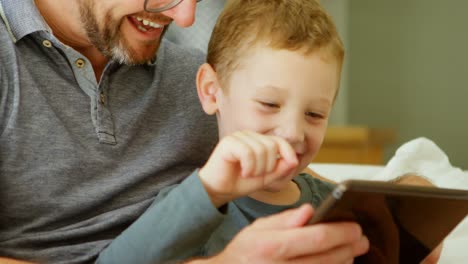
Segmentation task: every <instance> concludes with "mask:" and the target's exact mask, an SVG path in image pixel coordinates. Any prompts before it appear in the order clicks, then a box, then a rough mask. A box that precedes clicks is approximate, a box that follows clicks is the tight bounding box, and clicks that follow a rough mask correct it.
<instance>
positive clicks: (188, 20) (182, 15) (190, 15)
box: [162, 0, 197, 27]
mask: <svg viewBox="0 0 468 264" xmlns="http://www.w3.org/2000/svg"><path fill="white" fill-rule="evenodd" d="M196 5H197V2H196V0H183V1H182V2H181V3H180V4H178V5H177V6H175V7H174V8H171V9H169V10H166V11H163V12H162V14H164V15H166V16H168V17H170V18H172V19H173V20H174V22H175V23H176V24H177V25H178V26H179V27H189V26H191V25H192V24H193V22H194V21H195V8H196Z"/></svg>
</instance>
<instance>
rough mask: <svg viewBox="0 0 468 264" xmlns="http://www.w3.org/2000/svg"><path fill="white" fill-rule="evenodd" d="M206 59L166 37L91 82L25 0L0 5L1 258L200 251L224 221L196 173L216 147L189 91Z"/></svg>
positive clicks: (130, 258) (158, 258) (110, 258)
mask: <svg viewBox="0 0 468 264" xmlns="http://www.w3.org/2000/svg"><path fill="white" fill-rule="evenodd" d="M64 15H66V14H64ZM203 61H204V57H203V55H202V54H201V53H197V52H195V51H187V50H186V49H181V48H179V47H177V46H175V45H173V44H171V43H169V42H166V41H164V42H163V44H162V46H161V48H160V50H159V51H158V58H157V60H156V61H155V63H154V64H148V65H141V66H125V65H120V64H119V63H116V62H110V63H109V64H108V65H107V67H106V69H105V70H104V72H103V75H102V78H101V81H100V82H99V83H97V82H96V78H95V77H94V72H93V70H92V67H91V64H90V62H89V61H88V60H87V59H86V58H85V57H84V56H82V55H81V54H80V53H78V52H76V51H74V50H73V49H71V48H69V47H67V46H65V45H63V44H62V43H61V42H60V41H58V40H57V39H56V38H55V37H54V36H53V35H52V34H51V32H50V29H49V28H48V26H47V25H46V24H45V22H44V21H43V19H42V17H41V16H40V14H39V12H38V10H37V8H36V7H35V5H34V3H33V1H32V0H21V1H18V0H0V256H4V257H13V258H21V259H27V260H33V261H38V262H40V263H90V262H94V261H95V260H96V258H97V256H98V254H99V253H100V252H101V251H102V250H103V249H105V248H106V249H105V251H103V252H102V254H101V257H100V259H99V262H100V263H159V262H162V261H163V260H166V259H171V258H172V257H175V256H177V257H178V258H180V257H184V256H185V255H184V254H186V255H191V254H193V252H195V251H196V250H198V249H197V248H198V247H199V246H201V245H203V243H204V242H205V240H204V238H205V235H204V233H206V232H208V233H209V232H212V231H213V230H214V229H215V228H216V226H217V225H218V224H219V223H220V222H221V221H222V219H223V216H222V215H221V214H220V213H219V212H218V210H216V208H214V207H213V205H212V204H211V201H210V200H209V198H208V196H207V195H206V192H205V191H204V189H203V186H202V185H201V183H200V181H199V179H198V177H197V175H196V173H193V172H194V171H195V169H196V168H197V167H200V166H201V165H202V164H203V163H204V162H205V161H206V159H207V157H208V155H209V153H210V152H211V150H212V147H213V146H214V144H215V143H216V140H217V137H216V135H217V128H216V123H215V119H214V118H212V117H209V116H207V115H205V114H204V113H203V111H202V109H201V107H200V105H199V102H198V98H197V94H196V88H195V75H196V70H197V68H198V66H199V65H200V64H201V63H202V62H203ZM79 62H84V64H83V63H79ZM191 173H193V174H192V176H190V177H189V178H188V179H187V180H185V181H184V182H183V183H182V184H181V185H177V186H176V187H171V191H169V190H165V191H163V192H164V195H161V196H160V197H158V202H157V204H154V206H151V207H150V205H151V204H152V203H153V201H154V199H155V197H156V196H157V195H158V193H160V191H161V190H163V189H164V188H166V187H167V186H173V185H174V184H176V183H179V182H181V181H182V180H183V179H184V178H186V177H187V176H188V175H190V174H191ZM145 211H146V213H145V214H144V215H143V216H142V217H140V216H141V215H142V214H143V213H144V212H145ZM139 217H140V218H139ZM138 218H139V219H138ZM136 219H138V221H136V222H135V223H134V221H135V220H136ZM132 223H134V224H133V225H132ZM129 226H130V227H129ZM124 230H125V232H123V233H122V231H124ZM116 237H117V239H115V238H116ZM114 239H115V241H114V242H113V243H111V242H112V241H113V240H114ZM110 243H111V244H110ZM109 244H110V245H109ZM136 245H143V246H138V247H137V246H136ZM181 248H183V249H184V251H181V250H180V249H181ZM187 248H189V249H191V250H186V249H187Z"/></svg>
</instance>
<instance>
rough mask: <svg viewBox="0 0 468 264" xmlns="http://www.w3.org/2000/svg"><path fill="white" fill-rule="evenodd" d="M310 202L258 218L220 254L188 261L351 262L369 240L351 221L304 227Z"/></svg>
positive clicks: (309, 213) (362, 250)
mask: <svg viewBox="0 0 468 264" xmlns="http://www.w3.org/2000/svg"><path fill="white" fill-rule="evenodd" d="M312 214H313V209H312V207H311V206H310V205H303V206H301V207H300V208H296V209H291V210H288V211H285V212H282V213H280V214H276V215H272V216H269V217H266V218H259V219H258V220H256V221H255V222H254V223H253V224H251V225H249V226H247V227H246V228H244V229H243V230H242V231H241V232H240V233H239V234H238V235H237V236H236V237H234V239H233V240H232V241H231V243H230V244H229V245H228V246H227V247H226V248H225V249H224V251H222V252H221V253H220V254H218V255H216V256H214V257H212V258H208V259H204V260H201V259H200V260H197V261H193V262H191V263H205V264H206V263H226V264H230V263H233V264H234V263H235V264H238V263H330V264H334V263H352V262H353V260H354V258H355V257H356V256H359V255H362V254H364V253H366V252H367V250H368V248H369V241H368V240H367V238H366V237H365V236H363V235H362V230H361V228H360V227H359V225H357V224H355V223H344V222H343V223H338V222H337V223H327V224H316V225H309V226H304V225H305V224H306V223H307V221H308V220H309V219H310V218H311V216H312Z"/></svg>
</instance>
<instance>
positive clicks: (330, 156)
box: [312, 126, 396, 165]
mask: <svg viewBox="0 0 468 264" xmlns="http://www.w3.org/2000/svg"><path fill="white" fill-rule="evenodd" d="M395 139H396V133H395V131H394V130H392V129H380V128H368V127H352V126H344V127H336V126H331V127H329V128H328V130H327V133H326V135H325V139H324V141H323V144H322V147H321V149H320V151H319V153H318V154H317V156H316V157H315V159H314V160H313V161H312V162H314V163H315V162H322V163H351V164H373V165H382V164H384V162H385V161H384V157H383V154H384V148H385V146H387V145H389V144H392V143H394V142H395Z"/></svg>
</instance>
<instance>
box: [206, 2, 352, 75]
mask: <svg viewBox="0 0 468 264" xmlns="http://www.w3.org/2000/svg"><path fill="white" fill-rule="evenodd" d="M259 44H264V45H266V46H267V47H270V48H272V49H276V50H281V49H286V50H290V51H300V52H303V54H304V55H308V54H310V53H311V52H315V51H317V50H321V49H324V50H325V51H326V53H325V54H326V55H331V56H332V57H331V58H334V59H336V60H337V61H338V63H339V65H340V70H341V65H342V62H343V57H344V49H343V44H342V42H341V39H340V37H339V36H338V33H337V31H336V27H335V25H334V23H333V21H332V19H331V18H330V16H329V15H328V14H327V13H326V12H325V11H324V10H323V8H322V7H321V6H320V4H319V3H318V2H317V1H315V0H229V1H228V3H227V4H226V7H225V8H224V10H223V12H222V13H221V15H220V16H219V18H218V21H217V23H216V26H215V27H214V30H213V33H212V36H211V39H210V42H209V45H208V54H207V62H208V63H209V64H210V65H211V66H212V67H213V68H214V69H215V70H216V72H217V73H218V77H219V79H220V81H221V83H224V84H226V81H227V80H228V79H229V78H230V75H231V73H232V72H233V71H234V70H235V69H236V68H237V67H239V65H240V64H241V60H242V59H243V58H245V56H247V55H248V51H249V50H250V49H251V48H254V47H255V46H256V45H259Z"/></svg>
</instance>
